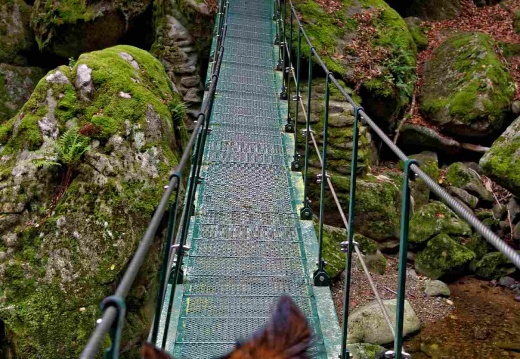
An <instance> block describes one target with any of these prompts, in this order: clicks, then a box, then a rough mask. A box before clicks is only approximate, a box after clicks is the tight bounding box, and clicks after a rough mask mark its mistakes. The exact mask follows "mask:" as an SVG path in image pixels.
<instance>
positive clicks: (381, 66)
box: [295, 0, 417, 125]
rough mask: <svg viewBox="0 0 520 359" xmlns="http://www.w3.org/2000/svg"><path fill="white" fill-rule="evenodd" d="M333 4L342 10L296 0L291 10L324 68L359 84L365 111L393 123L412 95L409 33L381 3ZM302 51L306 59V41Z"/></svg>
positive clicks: (412, 47) (376, 0)
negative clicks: (296, 14) (323, 63)
mask: <svg viewBox="0 0 520 359" xmlns="http://www.w3.org/2000/svg"><path fill="white" fill-rule="evenodd" d="M338 3H339V6H340V7H341V8H340V9H337V10H336V9H335V10H334V11H327V10H325V9H324V8H323V7H322V6H321V5H319V4H317V3H316V2H315V1H312V0H298V1H297V2H296V4H295V6H296V9H297V11H298V12H299V13H300V14H301V17H302V23H303V26H304V28H305V31H306V32H307V34H308V35H309V38H310V39H311V41H312V43H313V45H314V46H315V48H316V50H317V52H318V53H319V54H320V55H321V56H322V59H323V61H324V62H325V64H326V65H327V67H328V68H329V70H331V71H332V72H334V73H335V74H337V75H338V76H339V77H340V78H342V79H344V80H345V81H346V82H347V83H349V84H354V85H358V86H360V90H361V96H362V97H363V101H364V102H363V103H364V105H365V108H366V109H367V111H368V109H370V113H371V114H372V115H373V116H375V117H376V118H378V119H381V120H385V121H389V122H390V123H389V124H390V125H392V124H393V121H392V119H393V118H394V117H395V116H396V115H397V114H398V113H399V112H400V110H401V109H402V108H403V107H404V106H405V105H406V104H407V103H408V102H409V99H410V95H411V93H412V92H413V83H414V73H415V64H416V52H417V49H416V45H415V43H414V40H413V38H412V35H411V34H410V32H409V30H408V27H407V25H406V23H405V22H404V20H403V19H402V18H401V17H400V16H399V14H398V13H397V12H396V11H395V10H394V9H392V8H391V7H390V6H388V5H387V4H386V3H385V2H384V1H382V0H342V1H339V2H338ZM361 30H362V31H361ZM302 50H303V55H304V56H307V57H308V56H309V53H310V48H309V46H307V45H306V44H305V42H304V45H303V47H302Z"/></svg>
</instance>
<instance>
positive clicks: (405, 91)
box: [385, 48, 417, 103]
mask: <svg viewBox="0 0 520 359" xmlns="http://www.w3.org/2000/svg"><path fill="white" fill-rule="evenodd" d="M407 63H408V61H407V58H406V55H405V54H404V53H403V51H402V50H400V49H398V48H394V49H392V52H391V56H390V57H389V58H388V60H387V62H386V68H387V69H388V71H389V72H388V73H386V75H385V79H386V80H387V81H388V82H390V83H391V84H392V85H394V86H395V87H396V88H397V90H398V91H399V99H400V101H401V102H402V103H407V102H408V100H409V99H410V98H411V97H412V95H413V88H414V84H415V81H416V79H417V78H416V76H415V67H414V66H410V65H408V64H407Z"/></svg>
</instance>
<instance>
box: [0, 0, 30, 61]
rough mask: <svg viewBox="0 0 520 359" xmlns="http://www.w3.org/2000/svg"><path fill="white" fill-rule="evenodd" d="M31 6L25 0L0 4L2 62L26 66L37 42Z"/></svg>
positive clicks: (0, 55) (10, 0)
mask: <svg viewBox="0 0 520 359" xmlns="http://www.w3.org/2000/svg"><path fill="white" fill-rule="evenodd" d="M30 21H31V7H30V6H29V5H27V4H26V2H25V1H23V0H9V1H2V3H1V4H0V63H8V64H15V65H21V66H25V65H27V58H26V57H27V55H28V53H29V52H31V51H32V50H34V48H35V47H36V42H35V40H34V36H33V34H32V31H31V26H30Z"/></svg>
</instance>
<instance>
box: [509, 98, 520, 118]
mask: <svg viewBox="0 0 520 359" xmlns="http://www.w3.org/2000/svg"><path fill="white" fill-rule="evenodd" d="M511 112H513V113H514V114H515V115H520V101H513V103H512V104H511Z"/></svg>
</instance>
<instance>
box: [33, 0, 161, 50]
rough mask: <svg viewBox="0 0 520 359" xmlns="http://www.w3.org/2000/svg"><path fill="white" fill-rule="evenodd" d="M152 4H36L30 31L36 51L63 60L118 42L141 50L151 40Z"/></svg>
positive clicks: (71, 0) (146, 0) (43, 0)
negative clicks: (133, 45) (37, 49)
mask: <svg viewBox="0 0 520 359" xmlns="http://www.w3.org/2000/svg"><path fill="white" fill-rule="evenodd" d="M152 3H153V1H152V0H136V1H126V0H115V1H106V0H100V1H87V0H62V1H53V0H40V1H36V2H35V3H34V8H33V12H32V27H33V30H34V33H35V35H36V41H37V43H38V46H39V48H40V50H42V51H45V52H46V53H50V54H53V55H57V56H59V57H61V58H65V59H67V58H70V57H74V58H77V57H78V56H79V55H80V54H82V53H84V52H88V51H94V50H99V49H103V48H106V47H109V46H113V45H116V44H118V43H120V42H121V41H131V42H132V43H133V44H140V45H143V46H145V44H147V43H148V44H151V43H152V41H153V36H154V33H153V31H152V26H151V25H152ZM125 36H126V38H125Z"/></svg>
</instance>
